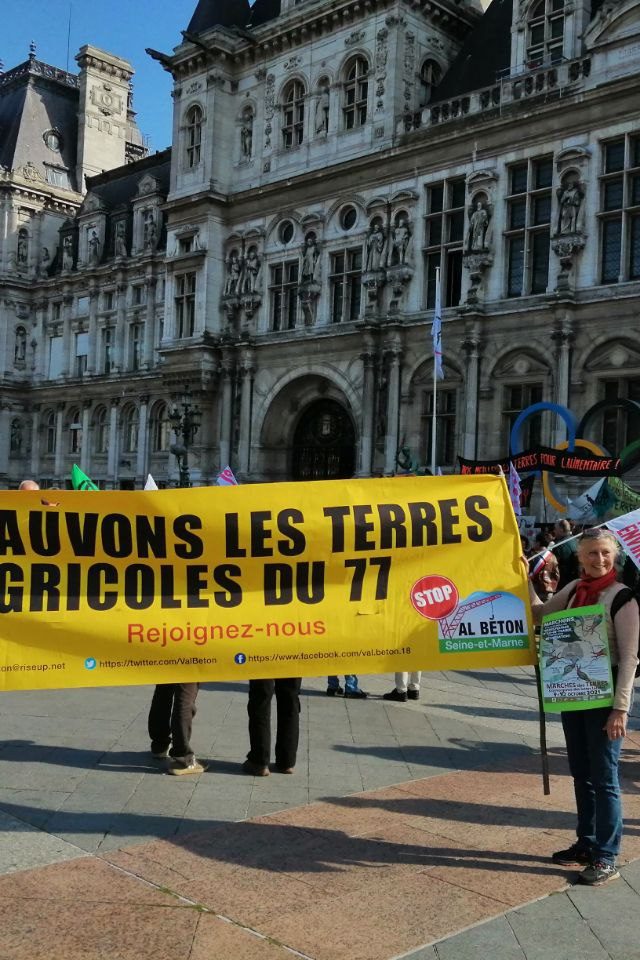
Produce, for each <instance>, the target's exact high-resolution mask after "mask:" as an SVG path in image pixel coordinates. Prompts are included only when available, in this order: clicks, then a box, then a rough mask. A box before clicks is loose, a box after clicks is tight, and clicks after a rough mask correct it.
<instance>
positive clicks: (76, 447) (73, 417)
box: [67, 409, 82, 453]
mask: <svg viewBox="0 0 640 960" xmlns="http://www.w3.org/2000/svg"><path fill="white" fill-rule="evenodd" d="M67 431H68V436H69V442H68V450H69V453H80V450H81V449H82V423H81V421H80V411H79V410H78V409H72V410H70V411H69V419H68V422H67Z"/></svg>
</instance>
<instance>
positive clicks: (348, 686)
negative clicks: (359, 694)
mask: <svg viewBox="0 0 640 960" xmlns="http://www.w3.org/2000/svg"><path fill="white" fill-rule="evenodd" d="M357 689H358V678H357V676H356V675H355V673H346V674H345V677H344V691H345V693H355V692H356V690H357Z"/></svg>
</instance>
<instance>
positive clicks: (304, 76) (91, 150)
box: [0, 0, 640, 487]
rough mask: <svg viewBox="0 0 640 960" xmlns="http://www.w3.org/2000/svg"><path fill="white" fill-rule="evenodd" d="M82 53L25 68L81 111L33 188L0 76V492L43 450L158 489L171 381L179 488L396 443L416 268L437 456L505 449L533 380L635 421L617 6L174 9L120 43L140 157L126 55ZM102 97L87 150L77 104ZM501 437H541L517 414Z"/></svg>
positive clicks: (636, 208) (638, 293)
mask: <svg viewBox="0 0 640 960" xmlns="http://www.w3.org/2000/svg"><path fill="white" fill-rule="evenodd" d="M83 49H84V52H82V51H81V54H80V56H79V64H80V81H79V82H78V81H77V78H75V77H69V75H64V76H63V77H60V76H50V77H48V78H47V82H48V83H49V84H50V86H51V87H52V88H53V87H54V86H55V85H56V84H58V86H59V87H60V88H62V87H65V86H68V87H69V88H70V89H71V88H72V89H73V91H74V96H75V101H74V103H75V104H76V106H75V110H76V113H75V116H76V118H79V121H80V122H79V127H80V128H81V129H82V131H84V135H76V139H75V141H74V143H75V145H76V146H75V150H76V154H75V156H74V157H73V158H71V159H70V158H65V159H64V163H63V162H62V161H61V160H59V161H57V162H58V167H59V168H64V169H66V170H67V171H69V177H70V178H71V176H72V175H73V177H74V178H75V179H73V181H71V179H70V181H69V183H67V184H66V185H64V186H62V187H60V186H59V185H55V184H54V183H53V182H52V180H51V179H50V177H52V176H55V175H54V174H49V172H48V171H49V166H47V164H49V165H51V161H50V159H49V154H48V153H47V154H46V155H43V157H42V159H40V157H39V155H38V156H37V157H34V158H33V160H32V165H33V166H34V168H35V171H36V173H37V174H38V177H35V176H34V173H33V171H32V170H31V168H28V165H26V164H25V163H22V164H20V163H16V162H15V161H12V162H10V163H7V162H6V160H4V159H2V158H3V157H4V156H6V146H5V145H4V144H5V139H6V131H7V129H8V124H7V123H6V121H3V113H2V112H1V111H5V113H4V115H7V109H5V106H3V105H2V104H3V98H6V97H7V92H8V94H9V95H10V96H14V100H13V101H12V104H13V105H10V106H9V108H8V109H10V110H13V111H14V112H16V113H17V112H19V111H18V108H17V106H16V102H15V94H14V93H13V92H12V91H14V90H15V89H17V87H18V86H19V84H20V83H21V82H22V79H23V75H25V73H26V75H27V76H28V78H29V79H28V83H29V84H30V85H34V84H37V83H38V82H39V80H38V79H37V78H34V76H33V70H34V63H35V62H37V61H30V63H31V66H29V64H26V65H22V66H21V67H19V68H16V70H14V71H9V73H7V74H5V75H4V76H0V162H2V163H3V164H4V166H5V168H7V169H4V170H2V171H0V216H1V217H2V218H3V219H2V228H1V231H0V270H1V273H0V287H2V291H1V294H0V295H1V296H2V301H1V304H2V305H1V306H0V310H1V311H2V312H1V313H0V337H1V339H0V362H1V364H2V368H1V369H0V377H1V379H0V402H1V409H0V484H4V485H13V484H15V483H16V482H17V481H18V480H19V479H20V478H21V477H22V476H24V475H25V474H35V475H37V476H40V477H42V478H43V479H44V480H45V482H50V483H55V484H63V483H64V482H65V478H66V476H67V475H68V471H69V468H70V464H71V463H72V462H74V461H75V462H79V463H80V464H81V466H82V467H83V469H85V470H86V472H87V473H89V474H90V475H91V476H92V477H93V478H94V479H95V480H97V481H98V482H100V483H101V484H102V485H104V486H106V487H112V486H132V485H134V484H135V485H136V486H137V485H140V483H141V482H142V480H143V478H144V476H145V475H146V473H147V472H149V471H150V472H151V473H152V474H153V475H154V477H155V478H156V480H157V481H158V482H159V483H162V484H171V483H174V482H175V480H176V477H177V467H176V464H175V462H174V460H175V458H174V457H173V456H172V455H171V453H170V450H169V448H170V446H171V443H172V435H171V430H170V423H169V419H168V415H169V412H170V407H171V402H172V399H171V398H172V396H173V395H175V394H180V393H181V391H182V390H183V389H184V387H185V386H188V387H189V389H190V393H191V395H192V397H193V398H194V399H196V400H197V403H198V406H199V408H200V410H201V413H202V420H201V427H200V430H199V431H198V433H197V434H196V437H195V439H194V442H193V446H192V448H191V451H190V463H191V474H192V479H193V481H194V482H196V483H210V482H212V480H213V479H214V477H215V475H216V473H217V471H218V470H219V469H220V468H221V467H224V466H225V465H226V464H227V463H230V464H231V466H232V468H233V469H234V470H235V471H236V473H237V474H238V475H239V476H240V478H241V479H243V480H246V481H262V480H280V479H305V478H323V477H345V476H350V475H353V474H357V475H361V476H368V475H370V474H372V473H373V474H382V473H384V474H390V473H393V472H394V471H395V470H396V468H397V463H398V456H399V451H400V450H401V449H402V451H403V452H402V454H401V455H400V456H401V460H402V463H403V464H404V465H406V464H407V461H408V460H410V461H412V462H413V463H416V462H417V463H421V464H424V463H426V462H427V461H428V459H429V449H430V428H431V410H432V406H431V405H432V402H433V394H432V353H431V337H430V326H431V321H432V317H433V306H434V302H435V275H436V268H437V267H440V268H441V272H442V296H443V306H444V310H443V351H444V369H445V380H444V381H443V382H442V383H441V384H440V385H439V388H438V393H437V397H438V403H437V408H438V409H437V413H438V452H437V458H438V463H439V465H440V466H441V467H442V468H443V469H444V470H445V471H447V470H452V469H454V467H455V463H456V457H457V455H462V456H465V457H471V458H474V457H479V458H491V457H494V456H500V455H504V454H506V452H507V449H508V443H509V430H510V426H511V424H512V422H513V420H514V419H515V417H516V416H517V414H518V413H519V411H520V410H521V409H522V408H523V407H525V406H528V405H529V404H531V403H534V402H537V401H539V400H549V401H555V402H557V403H560V404H562V405H565V406H569V407H571V408H572V409H573V410H574V411H575V412H576V414H577V415H578V416H580V415H581V414H582V413H583V412H584V411H585V410H586V409H587V408H589V407H591V406H592V405H593V404H594V403H596V402H597V401H600V400H608V401H611V400H616V401H622V400H624V401H625V403H619V404H618V405H617V406H609V407H607V408H606V409H604V410H603V412H602V413H601V414H600V415H599V416H598V417H595V418H594V419H593V421H592V423H591V425H590V430H591V433H590V438H591V439H592V440H594V441H595V442H597V443H599V444H602V445H603V446H604V447H606V448H607V449H608V450H610V451H612V452H619V451H620V449H621V448H622V447H624V446H625V445H626V444H628V442H629V441H631V440H633V439H635V438H637V437H638V436H639V435H640V406H639V407H638V408H637V412H636V406H635V401H640V329H639V327H638V305H639V301H640V122H639V121H638V111H637V87H638V79H639V75H640V2H639V0H620V2H616V3H613V2H608V0H493V2H492V3H491V5H490V6H489V8H488V10H487V11H486V13H484V14H482V11H481V8H480V4H479V3H477V4H476V3H475V2H471V0H469V2H466V0H366V2H363V0H298V2H294V0H256V2H255V4H254V5H253V7H249V4H248V2H247V3H244V2H243V0H233V2H231V0H201V2H200V3H199V4H198V6H197V9H196V10H195V12H194V15H193V18H192V20H191V23H190V24H189V25H188V28H187V30H186V31H184V33H183V42H182V43H181V44H180V45H179V46H178V47H176V49H175V50H174V52H173V53H172V54H171V55H168V54H164V53H159V52H157V51H148V52H149V53H150V54H151V56H153V57H154V58H155V59H156V60H157V61H158V62H159V64H160V66H161V67H162V68H164V69H165V70H168V71H170V72H171V74H172V76H173V78H174V90H173V136H172V147H171V150H169V151H166V152H165V153H161V154H156V155H155V156H152V157H146V158H144V157H143V158H142V159H137V160H134V162H133V163H129V164H125V165H123V163H124V161H125V160H131V159H134V158H133V157H132V156H131V152H132V150H133V148H134V147H135V146H136V138H135V136H133V135H131V134H128V133H127V130H129V131H131V130H133V129H134V127H133V126H132V124H133V119H132V116H130V117H129V119H128V121H127V119H126V117H125V116H124V113H122V111H123V110H124V111H125V112H126V90H127V85H128V77H130V73H131V70H130V67H128V65H123V61H118V60H117V58H113V57H111V58H109V57H108V55H103V54H101V52H100V51H92V49H91V48H83ZM100 57H102V58H103V59H102V60H100ZM41 69H42V70H43V71H47V70H48V71H51V70H52V68H48V67H47V68H45V67H44V65H41ZM107 69H109V70H111V71H112V74H113V83H110V84H106V86H109V85H111V86H112V88H113V89H111V90H106V91H105V89H104V88H105V81H104V76H103V74H104V71H105V70H107ZM92 71H93V72H92ZM96 71H97V72H96ZM53 73H54V74H56V75H57V74H59V73H60V72H59V71H53ZM127 74H128V76H127ZM43 82H44V81H43ZM118 84H119V85H120V86H118ZM96 88H98V92H96ZM57 89H58V87H56V90H57ZM78 91H80V105H79V106H78V102H77V101H78ZM83 91H84V93H83ZM100 91H101V92H100ZM105 93H106V94H107V95H110V96H112V97H113V98H114V100H111V101H110V105H109V109H114V107H113V104H114V102H115V101H117V102H118V103H119V104H120V111H121V113H120V117H121V119H120V126H119V127H118V128H117V129H118V131H119V132H118V136H117V138H115V139H114V134H113V130H115V129H116V126H115V123H114V124H113V125H112V132H111V134H109V133H107V132H105V128H104V114H100V115H101V116H102V117H103V120H102V121H100V120H98V125H97V126H96V125H95V124H94V123H93V121H91V122H90V120H91V118H92V116H93V115H92V114H91V109H92V108H93V107H95V106H96V105H97V106H98V109H100V102H101V101H100V97H103V96H104V95H105ZM60 99H61V100H63V99H64V97H63V96H62V94H61V93H60ZM65 102H66V101H65ZM83 110H84V111H85V114H83V112H82V111H83ZM69 111H70V114H71V112H72V111H71V108H70V107H69ZM83 117H84V119H83ZM123 117H124V119H123ZM42 122H43V123H44V119H43V121H42ZM61 122H62V121H61ZM69 122H70V124H71V126H72V125H73V123H72V118H71V119H70V120H69ZM76 122H77V120H76ZM100 123H102V128H101V126H100ZM127 123H128V124H129V125H128V126H127ZM50 126H51V125H50V124H49V127H50ZM53 132H54V133H55V132H56V131H55V130H54V131H53ZM50 133H51V131H50V130H49V128H47V129H44V128H43V130H42V131H40V137H41V140H42V143H43V146H42V150H41V152H43V151H50V150H51V147H50V145H49V144H48V143H47V140H46V137H47V136H50ZM66 136H67V135H65V138H64V139H65V140H66ZM69 136H71V135H69ZM100 136H102V137H103V138H104V137H109V136H110V137H111V139H109V140H108V142H109V144H110V145H113V144H114V142H115V140H117V143H118V145H119V148H120V149H121V150H122V154H121V155H120V156H118V157H116V156H115V153H107V152H106V151H105V152H103V151H101V148H100V147H99V146H98V145H97V144H98V140H99V137H100ZM70 142H71V141H70ZM138 149H140V148H139V146H138ZM96 150H97V151H98V154H99V161H98V163H99V165H100V167H101V169H102V168H105V169H106V172H103V173H99V174H97V175H95V170H96V159H95V156H96V153H95V151H96ZM58 167H56V169H58ZM27 170H28V172H27ZM91 174H94V175H91ZM85 175H88V176H87V180H86V192H84V191H82V185H83V184H82V178H83V177H84V176H85ZM30 177H31V179H30ZM80 192H84V196H83V197H82V196H80ZM45 249H46V256H45ZM524 432H525V436H524V437H523V442H525V443H534V442H537V441H542V442H545V443H548V444H551V443H554V442H557V441H560V440H563V439H564V437H565V433H564V425H563V424H562V423H560V422H558V423H556V422H555V421H552V420H551V418H550V415H549V414H543V415H542V416H540V417H538V418H534V419H532V420H531V421H529V423H528V425H527V428H526V430H525V431H524Z"/></svg>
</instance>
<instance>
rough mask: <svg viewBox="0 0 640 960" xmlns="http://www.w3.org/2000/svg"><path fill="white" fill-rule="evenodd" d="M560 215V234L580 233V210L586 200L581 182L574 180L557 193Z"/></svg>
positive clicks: (569, 181)
mask: <svg viewBox="0 0 640 960" xmlns="http://www.w3.org/2000/svg"><path fill="white" fill-rule="evenodd" d="M557 193H558V203H559V205H560V214H559V222H558V233H560V234H570V233H578V232H579V230H580V210H581V207H582V201H583V200H584V191H583V190H582V188H581V185H580V182H579V180H577V179H575V178H572V179H570V180H567V182H566V183H565V184H564V185H563V186H562V187H560V189H559V190H558V191H557Z"/></svg>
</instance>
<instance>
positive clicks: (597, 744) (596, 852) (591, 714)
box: [562, 707, 623, 863]
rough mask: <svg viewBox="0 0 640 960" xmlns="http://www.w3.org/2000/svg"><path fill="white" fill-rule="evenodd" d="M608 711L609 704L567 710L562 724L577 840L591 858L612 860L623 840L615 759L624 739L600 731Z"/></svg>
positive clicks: (607, 861) (618, 755)
mask: <svg viewBox="0 0 640 960" xmlns="http://www.w3.org/2000/svg"><path fill="white" fill-rule="evenodd" d="M609 713H610V708H609V707H599V708H597V709H595V710H574V711H567V712H564V713H563V714H562V727H563V729H564V736H565V740H566V742H567V758H568V760H569V769H570V771H571V776H572V777H573V786H574V790H575V794H576V806H577V808H578V825H577V827H576V833H577V835H578V843H579V844H580V846H582V847H584V848H585V849H586V850H590V851H591V853H592V854H593V858H594V860H604V861H605V862H606V863H615V859H616V856H617V855H618V853H619V851H620V841H621V839H622V801H621V798H620V783H619V780H618V761H619V759H620V751H621V750H622V739H623V738H622V737H620V738H619V739H618V740H609V738H608V737H607V734H606V732H605V731H604V730H603V727H604V725H605V723H606V722H607V717H608V716H609Z"/></svg>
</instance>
